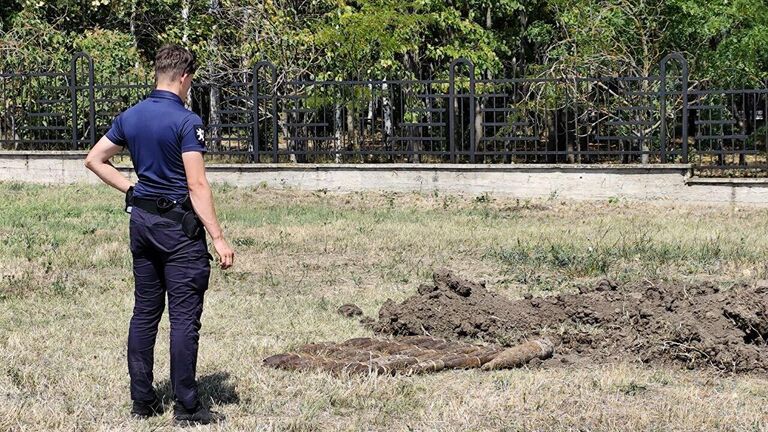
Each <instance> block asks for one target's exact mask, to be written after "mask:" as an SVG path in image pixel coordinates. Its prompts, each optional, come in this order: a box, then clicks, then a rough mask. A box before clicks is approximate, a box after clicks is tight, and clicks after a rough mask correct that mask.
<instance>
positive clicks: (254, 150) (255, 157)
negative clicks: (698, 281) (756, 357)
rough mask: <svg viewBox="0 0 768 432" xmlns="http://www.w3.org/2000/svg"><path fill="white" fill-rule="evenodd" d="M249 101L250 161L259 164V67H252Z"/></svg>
mask: <svg viewBox="0 0 768 432" xmlns="http://www.w3.org/2000/svg"><path fill="white" fill-rule="evenodd" d="M251 79H252V80H253V84H252V91H251V100H252V103H253V107H252V113H251V115H252V116H253V128H252V129H251V160H252V161H253V162H255V163H259V65H258V64H257V65H255V66H254V67H253V76H252V77H251Z"/></svg>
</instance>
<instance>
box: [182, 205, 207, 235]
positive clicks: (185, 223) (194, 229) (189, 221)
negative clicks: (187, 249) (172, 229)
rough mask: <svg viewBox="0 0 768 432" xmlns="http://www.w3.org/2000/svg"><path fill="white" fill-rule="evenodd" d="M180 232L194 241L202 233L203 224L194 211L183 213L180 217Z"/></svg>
mask: <svg viewBox="0 0 768 432" xmlns="http://www.w3.org/2000/svg"><path fill="white" fill-rule="evenodd" d="M181 230H182V231H184V234H186V235H187V237H189V238H191V239H195V238H197V237H199V236H200V234H202V232H203V223H202V222H200V218H199V217H197V214H195V212H194V211H192V210H190V211H187V212H184V216H182V217H181Z"/></svg>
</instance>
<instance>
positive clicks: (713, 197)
mask: <svg viewBox="0 0 768 432" xmlns="http://www.w3.org/2000/svg"><path fill="white" fill-rule="evenodd" d="M84 157H85V154H84V153H82V152H45V153H43V152H0V181H22V182H33V183H47V184H62V183H76V182H88V183H95V182H98V179H97V178H96V177H95V176H94V175H93V174H91V173H90V172H89V171H88V170H86V169H85V167H84V166H83V159H84ZM119 169H120V170H121V171H122V172H124V173H125V174H126V175H127V176H129V177H132V178H135V175H134V174H133V171H132V169H131V167H128V166H126V167H119ZM690 171H691V170H690V166H689V165H669V164H668V165H447V164H443V165H437V164H434V165H433V164H429V165H427V164H394V165H393V164H371V165H343V164H340V165H334V164H218V165H209V166H208V173H209V178H210V179H211V181H212V182H218V183H229V184H231V185H236V186H257V185H267V186H268V187H277V188H279V187H290V188H297V189H305V190H318V189H327V190H329V191H340V192H351V191H361V190H387V191H397V192H411V191H417V192H422V193H432V192H433V191H438V192H440V193H463V194H472V195H479V194H482V193H485V192H487V193H490V194H492V195H499V196H510V197H517V198H552V197H553V198H558V199H566V200H608V199H611V198H619V199H629V200H644V201H647V200H652V201H669V202H689V203H716V204H735V205H758V206H768V182H767V181H766V179H699V178H691V177H690Z"/></svg>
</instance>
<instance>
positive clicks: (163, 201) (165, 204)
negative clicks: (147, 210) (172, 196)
mask: <svg viewBox="0 0 768 432" xmlns="http://www.w3.org/2000/svg"><path fill="white" fill-rule="evenodd" d="M156 203H157V209H158V210H160V211H163V212H165V211H168V210H170V209H172V208H173V206H174V205H176V201H171V200H169V199H168V198H166V197H160V198H158V199H157V202H156Z"/></svg>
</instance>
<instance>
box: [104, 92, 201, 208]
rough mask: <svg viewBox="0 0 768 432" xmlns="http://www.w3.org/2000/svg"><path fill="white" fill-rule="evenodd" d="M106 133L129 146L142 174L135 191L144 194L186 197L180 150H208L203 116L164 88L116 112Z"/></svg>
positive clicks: (141, 195) (182, 151)
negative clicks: (122, 110) (185, 106)
mask: <svg viewBox="0 0 768 432" xmlns="http://www.w3.org/2000/svg"><path fill="white" fill-rule="evenodd" d="M106 137H107V138H108V139H109V140H110V141H112V142H113V143H115V144H117V145H119V146H123V147H128V151H129V152H130V153H131V160H132V161H133V169H134V170H135V171H136V175H137V177H138V178H139V181H138V183H136V186H135V188H134V192H133V193H134V196H137V197H141V198H159V197H161V196H163V197H167V198H170V199H172V200H177V199H181V198H183V197H184V196H185V195H187V193H188V192H187V177H186V175H185V172H184V162H183V161H182V159H181V154H182V153H184V152H190V151H196V152H201V153H205V151H206V149H205V129H204V128H203V121H202V120H201V119H200V116H198V115H197V114H195V113H193V112H192V111H189V110H188V109H186V108H184V103H183V102H182V100H181V98H180V97H178V96H177V95H176V94H174V93H172V92H169V91H165V90H154V91H152V93H150V95H149V97H148V98H147V99H144V100H143V101H141V102H139V103H137V104H136V105H134V106H132V107H131V108H129V109H127V110H126V111H124V112H123V113H122V114H120V115H119V116H117V118H115V120H114V121H113V122H112V128H111V129H110V130H109V131H108V132H107V135H106Z"/></svg>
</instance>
